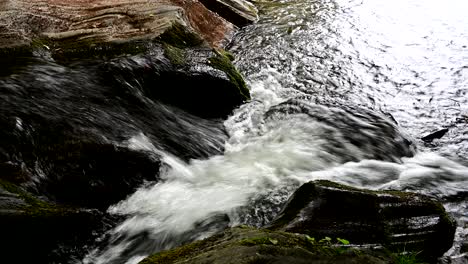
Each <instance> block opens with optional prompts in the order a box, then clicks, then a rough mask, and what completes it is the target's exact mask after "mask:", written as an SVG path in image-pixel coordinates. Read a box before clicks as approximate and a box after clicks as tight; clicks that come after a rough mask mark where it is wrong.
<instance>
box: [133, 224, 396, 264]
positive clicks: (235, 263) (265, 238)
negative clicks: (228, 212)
mask: <svg viewBox="0 0 468 264" xmlns="http://www.w3.org/2000/svg"><path fill="white" fill-rule="evenodd" d="M163 263H164V264H169V263H192V264H201V263H214V264H250V263H271V264H283V263H297V264H300V263H330V264H331V263H343V264H345V263H346V264H350V263H351V264H352V263H355V264H384V263H396V262H395V258H394V256H392V255H391V254H388V252H385V251H378V250H359V249H349V248H345V247H342V246H340V245H334V244H332V243H329V244H327V243H321V242H317V241H314V240H312V239H311V238H310V237H308V236H305V235H300V234H292V233H286V232H278V231H270V230H263V229H255V228H250V227H236V228H232V229H228V230H226V231H224V232H223V233H221V234H219V235H215V236H213V237H210V238H208V239H205V240H201V241H197V242H194V243H191V244H188V245H185V246H182V247H178V248H174V249H172V250H168V251H162V252H159V253H156V254H154V255H152V256H149V257H147V258H146V259H144V260H143V261H141V262H140V264H163Z"/></svg>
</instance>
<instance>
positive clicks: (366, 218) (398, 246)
mask: <svg viewBox="0 0 468 264" xmlns="http://www.w3.org/2000/svg"><path fill="white" fill-rule="evenodd" d="M269 228H270V229H273V230H281V231H287V232H294V233H302V234H308V235H309V236H311V237H316V238H323V237H333V238H334V237H340V238H345V239H347V240H349V241H351V243H353V244H379V245H384V246H386V247H388V248H389V249H391V250H392V251H394V252H403V251H412V252H417V253H418V256H419V257H421V258H423V259H426V260H427V261H431V262H433V261H434V260H435V259H436V258H437V257H440V256H441V255H442V254H443V253H444V252H445V251H447V250H448V249H449V248H450V247H451V245H452V243H453V238H454V233H455V223H454V221H453V220H452V219H451V218H450V217H449V216H448V215H447V213H446V212H445V210H444V208H443V207H442V205H441V204H440V203H439V202H437V201H435V200H433V199H431V198H429V197H426V196H423V195H418V194H412V193H403V192H397V191H368V190H361V189H355V188H351V187H347V186H343V185H340V184H336V183H333V182H329V181H315V182H309V183H306V184H304V185H303V186H301V187H300V188H299V189H298V190H297V191H296V192H295V193H294V195H293V196H292V197H291V198H290V200H289V202H288V204H287V206H286V207H285V208H284V210H283V211H282V212H281V213H280V215H279V217H278V218H277V219H276V220H274V221H273V222H272V223H271V225H270V227H269Z"/></svg>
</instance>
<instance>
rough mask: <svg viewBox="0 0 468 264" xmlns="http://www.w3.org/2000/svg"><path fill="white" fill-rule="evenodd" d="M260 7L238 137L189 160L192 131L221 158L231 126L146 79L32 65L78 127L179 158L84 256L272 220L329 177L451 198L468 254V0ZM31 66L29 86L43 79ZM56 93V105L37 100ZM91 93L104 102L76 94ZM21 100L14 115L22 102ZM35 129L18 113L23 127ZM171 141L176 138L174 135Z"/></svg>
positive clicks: (452, 256) (143, 252)
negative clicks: (297, 194) (175, 101)
mask: <svg viewBox="0 0 468 264" xmlns="http://www.w3.org/2000/svg"><path fill="white" fill-rule="evenodd" d="M255 4H256V5H257V7H258V8H259V11H260V20H259V21H258V23H255V24H254V25H251V26H248V27H246V28H243V29H242V30H240V32H239V33H238V34H237V35H236V36H235V38H234V40H233V42H232V43H231V44H230V46H229V49H230V50H231V51H232V52H233V53H234V55H235V56H236V58H237V59H236V61H235V64H236V65H237V66H238V68H239V69H240V71H241V72H242V73H243V75H244V76H245V78H246V80H247V82H248V85H249V87H250V88H251V93H252V100H251V101H250V102H248V103H246V104H245V105H242V106H241V107H240V108H239V109H236V110H235V112H234V113H233V114H232V116H230V117H229V118H228V119H227V120H226V121H225V122H224V126H225V127H226V129H227V131H228V134H229V139H227V142H226V143H225V150H224V153H223V154H222V155H221V154H220V155H214V156H211V157H209V158H205V159H196V160H190V161H188V162H187V161H186V157H185V156H184V150H183V149H184V146H182V147H181V146H180V144H182V143H181V142H185V141H184V140H185V139H187V138H188V139H189V140H186V141H187V142H192V143H191V145H190V146H188V147H186V149H188V150H189V151H190V152H193V153H195V154H193V155H192V156H200V157H202V158H204V157H207V156H209V155H212V154H213V153H219V149H217V147H216V144H217V142H218V143H219V142H220V141H222V140H224V139H225V135H224V134H223V132H222V130H221V129H219V127H218V126H219V124H217V123H216V122H214V121H213V122H212V121H206V120H202V119H200V118H197V117H195V116H187V115H185V114H184V113H180V112H178V110H175V109H172V108H170V107H167V106H165V105H162V104H159V103H157V102H152V101H151V100H147V99H146V98H145V97H144V96H142V95H141V93H142V92H141V90H140V88H141V87H140V86H139V85H141V83H140V82H138V78H137V77H135V76H134V77H132V78H135V79H136V81H134V82H132V81H131V80H130V81H129V80H128V79H122V80H121V79H119V78H117V82H121V86H122V87H124V88H122V87H121V88H119V89H123V90H122V91H120V90H119V91H113V90H112V91H109V90H106V89H107V88H105V89H104V88H102V87H100V88H99V89H98V83H96V81H95V80H96V79H99V76H95V75H96V74H97V73H96V72H95V71H93V69H90V67H89V66H87V65H84V66H80V65H78V66H76V67H73V68H66V67H62V66H58V65H52V64H47V65H44V66H41V67H37V66H36V67H31V68H27V69H26V70H27V71H28V72H29V73H30V76H34V78H35V79H34V80H36V81H37V80H39V79H41V78H43V79H44V80H45V82H44V83H48V85H47V87H40V88H41V89H42V91H43V90H44V89H45V90H47V89H49V88H50V91H49V90H47V91H48V93H45V95H44V92H41V93H37V94H36V95H35V96H37V97H36V98H34V97H33V99H32V100H31V101H30V102H28V104H27V105H24V103H23V107H24V108H27V107H28V108H31V109H33V110H34V111H42V110H41V109H44V108H45V109H49V108H50V109H55V110H54V111H57V109H58V110H59V113H62V115H63V117H62V118H65V119H68V120H72V121H73V122H74V123H73V125H76V126H83V125H84V124H85V125H87V126H90V127H91V128H90V129H89V131H88V130H87V131H85V132H86V133H87V134H93V135H95V136H96V137H99V138H101V140H105V141H109V142H112V143H113V144H115V145H118V146H119V147H122V146H123V147H126V148H129V149H132V150H138V151H142V152H144V153H148V155H153V156H155V157H161V160H162V162H163V163H164V164H166V165H167V166H165V167H164V168H163V169H162V170H161V172H160V176H161V180H160V181H159V182H158V183H154V184H145V185H144V187H142V188H140V189H139V190H137V191H136V192H135V193H134V194H133V195H131V196H129V197H128V198H127V199H126V200H123V201H121V202H119V203H117V204H115V205H113V206H111V207H110V208H109V209H108V211H109V212H110V213H111V214H115V215H120V216H122V217H123V218H124V219H125V220H123V221H122V222H121V223H119V224H118V225H116V227H115V228H113V229H112V230H110V231H108V232H107V233H106V234H104V235H103V236H102V237H101V238H100V239H99V241H98V242H97V244H98V246H96V248H95V249H92V250H90V251H89V253H88V254H87V255H86V256H85V257H84V259H83V260H79V261H77V262H80V263H83V262H84V263H96V264H98V263H128V264H132V263H138V261H139V260H141V259H143V258H144V257H145V256H147V255H149V254H151V253H154V252H157V251H160V250H163V249H169V248H172V247H175V246H178V245H180V244H182V243H185V242H188V241H193V240H196V239H202V238H205V237H208V236H210V235H212V234H214V233H216V232H218V231H220V230H222V229H223V228H225V227H227V226H234V225H239V224H249V225H255V226H262V225H265V224H267V223H269V222H270V221H271V220H272V219H273V218H274V217H275V215H276V214H277V213H278V212H279V210H280V209H281V207H282V205H284V203H285V202H286V201H287V199H288V198H289V196H290V195H291V194H292V193H293V192H294V191H295V190H296V189H297V188H298V187H299V186H300V185H301V184H303V183H305V182H307V181H311V180H316V179H328V180H332V181H336V182H340V183H344V184H348V185H352V186H356V187H364V188H369V189H375V190H381V189H396V190H407V191H413V192H419V193H423V194H427V195H430V196H433V197H437V198H440V199H441V200H442V201H443V202H444V205H445V207H446V209H447V210H448V211H449V212H450V213H451V214H452V215H453V216H454V217H455V218H456V219H457V222H458V228H457V234H456V238H455V243H454V246H453V247H452V249H450V250H449V251H448V252H447V253H446V255H445V256H444V257H443V259H441V262H444V263H468V253H467V252H464V251H463V250H462V249H461V248H462V245H463V244H466V243H467V242H468V167H467V166H468V160H467V158H466V157H467V154H468V129H467V126H468V93H467V91H468V47H467V45H468V44H467V42H466V41H467V40H468V17H467V16H466V15H465V13H466V10H468V3H467V2H466V1H465V0H448V1H445V2H440V1H435V0H404V1H403V0H395V1H378V0H363V1H350V0H334V1H332V0H308V1H307V0H297V1H290V0H262V1H255ZM128 63H133V64H139V65H143V64H145V63H149V62H145V61H144V60H142V59H133V60H129V61H128ZM145 65H146V64H145ZM145 65H144V66H145ZM145 67H146V66H145ZM146 68H148V67H146ZM146 68H145V69H146ZM38 69H39V70H38ZM111 70H112V68H111ZM73 75H87V76H88V78H87V80H86V82H83V83H86V84H83V85H80V86H79V87H78V86H76V87H77V89H78V88H79V90H80V91H81V92H73V91H72V89H71V90H69V93H70V94H64V95H60V96H58V94H60V93H61V92H63V91H60V90H59V89H55V88H54V87H61V86H63V85H68V86H70V87H75V86H74V84H73V83H72V82H73V80H74V79H76V78H73ZM18 76H19V77H17V79H18V80H16V81H15V83H21V85H24V86H27V83H28V80H27V79H26V80H25V79H24V77H21V75H18ZM63 76H69V77H63ZM12 78H13V79H14V78H15V77H12ZM60 78H61V79H60ZM6 83H7V84H8V82H6ZM3 84H5V83H3ZM21 85H16V86H15V85H10V86H9V87H10V88H11V89H10V90H11V93H14V94H21V93H22V92H21V91H22V90H21V89H20V87H21ZM116 86H118V85H116ZM51 88H54V89H51ZM115 89H117V88H115ZM115 92H119V95H121V97H123V96H128V95H129V94H131V96H132V98H133V97H134V98H133V99H132V100H131V102H137V103H138V105H140V107H139V108H137V109H136V110H134V111H133V110H132V111H128V110H125V109H130V108H125V107H124V106H123V104H124V103H122V102H121V100H120V97H114V96H109V94H111V93H115ZM41 96H42V97H44V98H45V99H44V101H42V102H46V104H45V105H44V103H42V104H41V105H39V104H37V103H36V102H37V101H39V99H40V98H41ZM75 97H76V98H75ZM7 98H8V97H7ZM80 98H81V99H82V98H87V99H86V100H87V101H89V102H90V103H89V104H82V103H76V102H80ZM102 98H114V99H109V100H107V99H106V100H102ZM46 99H47V100H46ZM5 101H8V102H9V104H8V105H7V107H5V109H7V110H5V111H7V113H8V114H9V115H10V112H8V111H10V110H9V109H13V108H14V107H15V106H17V105H20V104H22V103H21V102H15V101H12V100H11V99H8V100H5ZM61 103H63V105H61ZM10 104H11V106H10ZM49 105H50V106H49ZM63 106H69V107H72V108H70V109H68V108H64V107H63ZM103 106H104V107H103ZM89 109H92V113H94V114H93V115H92V116H91V115H89V116H88V113H90V112H89V111H90V110H89ZM2 111H3V110H2ZM11 111H13V110H11ZM15 111H16V110H15ZM153 112H154V114H153ZM54 113H55V114H56V112H54ZM77 113H79V114H77ZM55 114H54V115H55ZM11 115H13V114H11ZM171 115H173V116H171ZM83 116H84V117H86V118H88V119H80V117H83ZM142 116H145V119H143V120H141V118H142ZM49 119H50V120H52V119H53V117H50V118H49V117H47V118H46V120H49ZM111 121H112V122H111ZM154 123H158V124H159V125H158V126H157V128H153V127H152V125H151V124H154ZM27 125H28V124H27V123H26V122H25V121H24V120H22V119H18V118H17V119H16V128H17V129H18V130H21V131H23V130H27V127H26V126H27ZM103 125H104V127H103ZM443 128H445V129H448V132H447V133H446V134H445V135H444V136H442V137H441V138H440V139H434V140H433V141H431V142H425V141H422V140H421V138H422V137H423V136H426V135H428V134H430V133H431V132H435V131H438V130H440V129H443ZM103 133H104V134H103ZM171 137H173V138H172V139H171V140H170V144H163V143H161V142H159V141H158V138H171ZM174 148H175V149H179V150H178V151H171V150H173V149H174ZM213 149H215V150H213ZM189 156H190V155H189Z"/></svg>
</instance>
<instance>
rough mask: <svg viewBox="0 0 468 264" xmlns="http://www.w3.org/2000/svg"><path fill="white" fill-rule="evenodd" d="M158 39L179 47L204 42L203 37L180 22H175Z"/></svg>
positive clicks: (197, 44)
mask: <svg viewBox="0 0 468 264" xmlns="http://www.w3.org/2000/svg"><path fill="white" fill-rule="evenodd" d="M158 39H159V41H160V42H162V43H166V44H169V45H171V46H173V47H177V48H179V49H183V48H189V47H196V46H200V45H201V44H203V39H202V38H200V37H199V36H198V35H197V34H195V33H193V32H191V31H189V30H188V29H187V28H186V27H184V26H183V25H181V24H179V23H174V24H173V25H172V27H171V28H169V29H168V30H166V31H165V32H164V33H163V34H161V35H160V36H159V37H158Z"/></svg>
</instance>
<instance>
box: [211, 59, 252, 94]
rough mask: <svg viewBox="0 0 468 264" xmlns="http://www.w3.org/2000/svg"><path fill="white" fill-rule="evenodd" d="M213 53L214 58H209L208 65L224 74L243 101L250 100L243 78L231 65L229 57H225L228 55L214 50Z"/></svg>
mask: <svg viewBox="0 0 468 264" xmlns="http://www.w3.org/2000/svg"><path fill="white" fill-rule="evenodd" d="M215 52H216V56H214V57H211V58H209V63H210V65H211V66H212V67H213V68H215V69H218V70H220V71H223V72H224V73H226V75H227V76H228V78H229V80H230V81H231V82H232V83H233V84H234V85H236V87H237V88H238V89H239V92H240V94H241V95H242V96H243V97H244V100H250V91H249V89H248V88H247V85H246V84H245V81H244V78H243V77H242V75H241V74H240V73H239V71H237V69H236V68H235V67H234V65H233V64H232V62H231V60H230V57H229V55H227V54H229V53H226V52H225V51H218V50H215Z"/></svg>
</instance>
